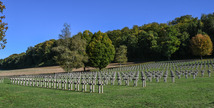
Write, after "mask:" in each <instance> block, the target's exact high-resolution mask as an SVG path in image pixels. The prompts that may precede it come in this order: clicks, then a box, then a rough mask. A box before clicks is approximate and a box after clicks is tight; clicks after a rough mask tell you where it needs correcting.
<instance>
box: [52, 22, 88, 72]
mask: <svg viewBox="0 0 214 108" xmlns="http://www.w3.org/2000/svg"><path fill="white" fill-rule="evenodd" d="M70 35H71V32H70V25H68V24H64V28H63V30H62V34H60V35H59V37H60V39H59V42H58V43H57V44H58V45H57V47H54V48H53V51H54V52H56V53H57V56H55V59H56V61H57V63H58V64H59V65H60V66H61V67H62V68H63V69H64V70H65V71H66V72H71V71H72V69H73V68H80V67H83V66H84V62H85V61H86V60H87V56H86V48H85V47H86V40H84V39H81V36H80V35H76V36H74V37H72V38H70Z"/></svg>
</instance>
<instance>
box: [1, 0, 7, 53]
mask: <svg viewBox="0 0 214 108" xmlns="http://www.w3.org/2000/svg"><path fill="white" fill-rule="evenodd" d="M4 9H5V5H3V3H2V2H1V1H0V12H1V13H2V14H3V10H4ZM4 18H5V16H0V49H4V48H5V44H6V43H7V42H6V39H5V32H6V31H7V29H8V27H7V23H4V22H3V21H2V20H3V19H4Z"/></svg>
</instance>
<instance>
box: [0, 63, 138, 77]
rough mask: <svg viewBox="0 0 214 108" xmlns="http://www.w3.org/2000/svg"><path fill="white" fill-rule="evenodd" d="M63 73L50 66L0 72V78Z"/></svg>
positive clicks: (111, 66)
mask: <svg viewBox="0 0 214 108" xmlns="http://www.w3.org/2000/svg"><path fill="white" fill-rule="evenodd" d="M132 64H136V63H134V62H128V63H126V64H125V65H123V66H126V65H132ZM119 66H120V65H119V64H118V63H111V64H109V65H108V66H107V68H115V67H119ZM92 69H95V68H92V67H89V68H86V70H92ZM83 70H84V69H83V68H79V69H73V71H74V72H75V71H83ZM63 72H65V71H64V70H63V69H62V68H61V67H60V66H50V67H38V68H26V69H16V70H0V76H13V75H36V74H51V73H63Z"/></svg>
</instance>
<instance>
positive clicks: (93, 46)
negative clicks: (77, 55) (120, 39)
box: [87, 31, 115, 70]
mask: <svg viewBox="0 0 214 108" xmlns="http://www.w3.org/2000/svg"><path fill="white" fill-rule="evenodd" d="M87 53H88V56H89V65H90V66H92V67H96V68H99V69H100V70H101V69H102V68H105V67H106V66H107V65H108V64H109V63H110V62H111V61H113V60H114V55H115V48H114V46H113V45H112V41H111V40H110V39H109V37H108V36H107V34H106V33H102V32H101V31H98V32H97V33H94V35H93V37H92V40H91V42H90V43H89V45H88V47H87Z"/></svg>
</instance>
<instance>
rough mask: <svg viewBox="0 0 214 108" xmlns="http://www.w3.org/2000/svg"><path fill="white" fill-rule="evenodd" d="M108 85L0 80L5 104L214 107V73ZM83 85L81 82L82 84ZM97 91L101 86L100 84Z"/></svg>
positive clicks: (0, 101)
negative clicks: (88, 87)
mask: <svg viewBox="0 0 214 108" xmlns="http://www.w3.org/2000/svg"><path fill="white" fill-rule="evenodd" d="M115 84H116V85H114V86H112V85H106V86H104V93H103V94H98V93H83V92H76V91H67V90H55V89H47V88H38V87H26V86H19V85H12V84H10V83H9V80H8V79H6V80H5V82H4V83H3V84H0V107H1V108H14V107H15V108H68V107H71V108H78V107H80V108H86V107H87V108H88V107H89V108H102V107H103V108H105V107H106V108H110V107H116V108H124V107H141V108H142V107H169V108H174V107H181V108H185V107H188V108H189V107H196V108H197V107H198V108H201V107H214V77H211V78H208V77H205V78H201V77H197V78H196V79H192V78H188V79H185V78H181V79H176V81H175V83H171V80H170V78H169V79H168V82H167V83H164V82H163V81H162V80H161V81H160V82H159V83H156V82H155V80H153V82H147V87H146V88H142V87H141V84H142V83H141V81H139V83H138V86H137V87H133V86H132V83H131V85H130V86H118V85H117V82H116V83H115ZM80 87H81V86H80ZM96 91H97V88H96Z"/></svg>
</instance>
